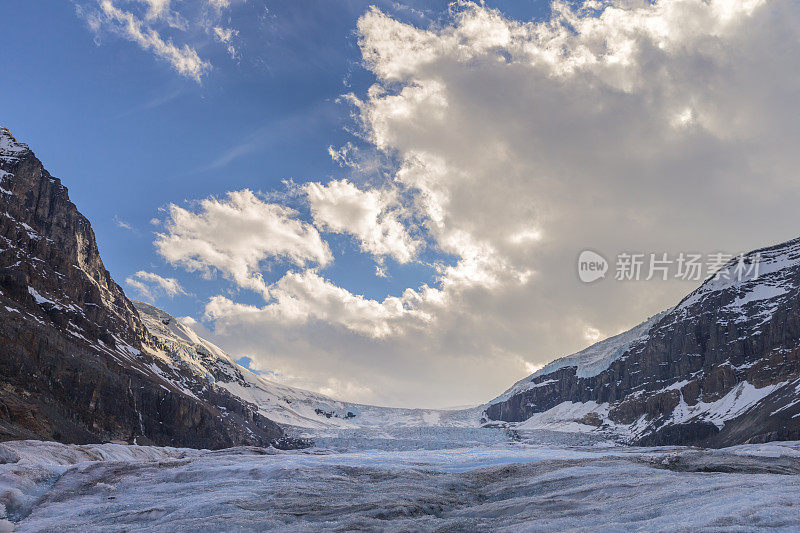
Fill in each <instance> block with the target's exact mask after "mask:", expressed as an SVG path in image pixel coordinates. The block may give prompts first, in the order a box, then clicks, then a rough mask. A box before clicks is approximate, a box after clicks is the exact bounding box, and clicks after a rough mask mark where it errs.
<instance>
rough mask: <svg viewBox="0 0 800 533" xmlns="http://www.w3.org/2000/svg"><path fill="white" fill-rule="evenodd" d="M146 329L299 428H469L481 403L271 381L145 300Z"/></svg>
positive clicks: (163, 348)
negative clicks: (399, 399) (349, 398)
mask: <svg viewBox="0 0 800 533" xmlns="http://www.w3.org/2000/svg"><path fill="white" fill-rule="evenodd" d="M134 305H135V306H136V308H137V309H138V311H139V315H140V316H141V318H142V321H143V322H144V324H145V326H146V327H147V329H148V330H149V331H150V333H151V334H152V335H153V336H154V337H155V338H156V339H157V341H158V342H157V345H158V348H159V349H160V354H159V355H160V356H162V357H168V358H170V359H171V360H172V362H173V364H176V365H180V366H182V367H184V368H186V369H189V370H191V371H192V372H195V373H196V374H199V375H203V376H206V377H207V378H209V379H210V380H212V381H213V382H214V384H215V385H216V386H218V387H222V388H224V389H226V390H228V391H229V392H230V393H232V394H233V395H235V396H238V397H239V398H241V399H243V400H245V401H247V402H249V403H251V404H254V405H256V406H257V407H258V410H259V412H260V413H261V414H262V415H264V416H266V417H267V418H269V419H270V420H274V421H275V422H278V423H280V424H285V425H289V426H296V427H300V428H313V429H322V428H339V429H349V428H364V427H367V428H381V427H432V426H450V427H470V426H476V425H477V424H478V421H479V418H480V413H481V410H482V408H481V407H476V408H473V409H464V410H456V411H445V410H435V409H399V408H390V407H378V406H373V405H363V404H356V403H350V402H343V401H339V400H335V399H333V398H330V397H328V396H325V395H323V394H318V393H315V392H311V391H307V390H302V389H298V388H295V387H290V386H288V385H284V384H281V383H276V382H274V381H271V380H268V379H266V378H264V377H263V376H260V375H258V374H256V373H254V372H252V371H250V370H248V369H247V368H244V367H242V366H241V365H239V364H237V363H236V362H235V361H234V360H233V359H232V358H231V357H230V356H229V355H228V354H227V353H225V352H224V351H223V350H222V349H221V348H219V347H218V346H216V345H215V344H213V343H212V342H209V341H208V340H206V339H203V338H202V337H200V336H199V335H197V333H195V332H194V330H192V328H191V327H189V326H188V325H186V324H184V323H182V322H181V321H180V320H177V319H175V318H174V317H173V316H171V315H170V314H168V313H166V312H164V311H162V310H161V309H158V308H157V307H154V306H152V305H150V304H147V303H144V302H134Z"/></svg>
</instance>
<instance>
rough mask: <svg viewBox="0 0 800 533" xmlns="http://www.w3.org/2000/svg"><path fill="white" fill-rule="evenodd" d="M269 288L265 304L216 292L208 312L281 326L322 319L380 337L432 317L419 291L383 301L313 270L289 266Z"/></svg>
mask: <svg viewBox="0 0 800 533" xmlns="http://www.w3.org/2000/svg"><path fill="white" fill-rule="evenodd" d="M265 292H267V293H268V294H269V296H270V298H271V299H272V301H271V302H270V303H269V304H267V305H265V306H263V307H256V306H252V305H242V304H238V303H234V302H232V301H231V300H229V299H228V298H225V297H223V296H216V297H214V298H212V299H211V301H210V302H209V303H208V305H207V306H206V316H207V317H209V318H211V319H213V320H216V321H218V323H222V322H223V321H231V320H239V319H243V320H246V321H250V322H253V321H256V322H270V323H272V324H274V325H277V326H293V325H305V324H307V323H309V322H322V323H326V324H331V325H334V326H336V327H339V328H342V329H346V330H349V331H352V332H354V333H358V334H360V335H363V336H365V337H370V338H376V339H377V338H384V337H387V336H390V335H392V334H395V333H398V332H399V331H400V330H401V329H402V330H408V329H409V328H412V327H420V326H423V325H424V324H425V323H426V322H427V321H429V320H430V316H429V315H428V314H427V313H426V311H425V310H424V309H422V308H421V307H422V306H420V305H419V304H420V303H424V302H423V298H424V295H420V294H419V293H417V292H416V291H411V290H408V291H406V293H404V294H403V295H402V296H401V297H392V296H390V297H387V298H386V299H384V300H383V301H380V302H379V301H376V300H371V299H368V298H365V297H363V296H360V295H355V294H352V293H351V292H349V291H347V290H345V289H343V288H341V287H337V286H336V285H334V284H333V283H331V282H330V281H328V280H326V279H324V278H322V277H321V276H320V275H319V274H318V273H317V272H315V271H313V270H305V271H302V272H288V273H287V274H286V275H284V276H283V277H282V278H281V279H280V280H279V281H277V282H275V283H273V284H272V285H270V286H269V288H268V290H267V291H265Z"/></svg>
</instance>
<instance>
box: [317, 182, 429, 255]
mask: <svg viewBox="0 0 800 533" xmlns="http://www.w3.org/2000/svg"><path fill="white" fill-rule="evenodd" d="M303 190H304V191H305V193H306V195H307V197H308V201H309V204H310V206H311V215H312V216H313V218H314V224H316V225H317V227H319V228H320V229H324V230H328V231H331V232H335V233H347V234H350V235H353V236H355V237H356V239H358V241H359V244H360V245H361V249H362V250H364V251H365V252H368V253H371V254H373V255H375V256H377V257H378V258H379V259H380V258H382V257H383V256H389V257H393V258H394V259H396V260H397V261H398V262H400V263H407V262H409V261H411V260H412V259H413V258H414V255H415V254H416V252H417V249H418V248H419V246H420V244H421V243H420V241H418V240H415V239H414V238H412V237H411V235H410V234H409V233H408V231H407V230H406V226H405V225H404V223H403V222H404V221H403V213H402V207H401V206H400V204H399V202H398V200H397V193H396V191H393V190H389V189H383V190H377V189H372V190H362V189H359V188H358V187H356V186H355V185H353V184H352V183H350V182H349V181H347V180H333V181H330V182H328V183H326V184H325V185H323V184H321V183H308V184H306V185H305V186H304V187H303Z"/></svg>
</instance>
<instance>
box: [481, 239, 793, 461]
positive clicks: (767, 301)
mask: <svg viewBox="0 0 800 533" xmlns="http://www.w3.org/2000/svg"><path fill="white" fill-rule="evenodd" d="M721 272H722V273H723V274H722V275H720V276H713V277H711V278H709V279H708V280H706V281H705V282H704V283H703V284H702V285H701V286H700V287H699V288H698V289H697V290H695V291H693V292H692V293H690V294H689V295H688V296H686V297H685V298H684V299H683V300H682V301H681V302H680V303H678V305H677V306H675V307H674V308H673V309H670V310H668V311H665V312H664V313H661V314H659V315H656V316H655V317H652V318H651V319H649V320H647V321H646V322H644V323H642V324H640V325H638V326H636V327H635V328H633V329H631V330H630V331H628V332H625V333H622V334H620V335H617V336H616V337H612V338H610V339H606V340H604V341H601V342H599V343H597V344H595V345H593V346H591V347H589V348H587V349H586V350H583V351H582V352H578V353H577V354H574V355H571V356H568V357H564V358H561V359H558V360H556V361H554V362H552V363H550V364H549V365H547V366H546V367H544V368H542V369H541V370H539V371H538V372H536V373H535V374H533V375H531V376H529V377H528V378H525V379H524V380H522V381H520V382H519V383H517V384H515V385H514V386H513V387H511V388H510V389H509V390H508V391H506V392H505V393H504V394H502V395H501V396H499V397H498V398H495V399H494V400H492V401H490V402H489V404H488V405H487V407H486V410H485V417H486V418H487V419H488V420H489V421H492V422H491V423H496V422H498V421H499V422H509V423H514V425H515V426H516V427H517V428H520V429H534V428H550V429H562V430H572V431H597V432H607V433H609V434H610V435H614V436H616V437H618V438H620V439H622V440H624V441H626V442H629V443H636V444H641V445H662V444H696V445H703V446H712V447H720V446H728V445H734V444H741V443H746V442H750V443H753V442H765V441H771V440H792V439H800V239H796V240H792V241H789V242H786V243H783V244H780V245H777V246H773V247H770V248H764V249H760V250H755V251H753V252H750V253H748V254H746V255H744V256H743V257H742V258H741V259H739V258H734V259H733V260H731V262H730V263H728V264H727V265H726V266H724V267H723V268H722V269H721Z"/></svg>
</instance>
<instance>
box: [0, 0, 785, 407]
mask: <svg viewBox="0 0 800 533" xmlns="http://www.w3.org/2000/svg"><path fill="white" fill-rule="evenodd" d="M371 5H375V6H376V9H372V8H371V7H370V6H371ZM553 6H555V7H551V5H550V4H549V3H548V2H544V1H541V0H536V1H523V2H519V1H510V0H502V1H501V0H491V1H487V2H486V3H485V4H482V3H470V2H457V3H453V4H448V3H447V2H445V1H437V2H416V1H414V2H393V1H390V0H380V1H375V2H372V3H365V2H356V1H338V2H323V1H319V2H311V1H283V2H263V1H257V0H247V1H246V2H245V1H244V0H197V1H189V0H73V1H61V2H54V1H52V2H30V1H23V0H6V1H5V2H3V3H2V7H0V35H2V38H3V59H2V76H0V124H2V125H3V126H5V127H8V128H10V129H11V131H12V132H14V134H15V135H16V136H17V137H18V138H19V139H20V140H21V141H23V142H27V143H29V144H30V145H31V146H32V148H33V149H34V151H35V152H36V153H37V155H38V156H39V157H40V159H42V161H43V162H44V164H45V165H46V166H47V168H48V169H49V170H50V171H51V172H52V173H53V174H54V175H56V176H58V177H60V178H61V179H62V180H63V181H64V184H65V185H66V186H67V187H68V188H69V190H70V196H71V198H72V200H73V201H74V202H75V203H76V204H77V205H78V207H79V209H80V210H81V211H82V212H83V213H84V214H85V215H86V216H87V217H88V218H89V220H90V221H91V223H92V225H93V227H94V229H95V233H96V235H97V241H98V244H99V247H100V251H101V254H102V257H103V259H104V261H105V264H106V266H107V267H108V268H109V270H110V271H111V273H112V274H113V276H114V278H115V279H116V280H117V281H118V282H119V283H120V284H121V285H122V286H123V287H124V288H125V290H126V292H127V293H128V294H129V295H130V296H132V297H134V298H136V297H144V296H142V294H141V293H140V292H139V289H137V286H136V283H139V284H140V285H141V286H142V287H145V289H147V287H150V289H149V290H150V291H151V293H152V298H153V300H154V303H155V304H156V305H158V306H160V307H161V308H163V309H165V310H166V311H168V312H170V313H172V314H173V315H176V316H190V317H193V318H194V319H196V320H198V321H200V322H199V323H198V325H197V326H196V327H197V328H198V329H199V330H200V331H201V333H202V334H204V335H207V336H209V337H210V338H211V339H212V340H213V341H214V342H217V343H218V344H220V346H221V347H223V348H224V349H225V350H227V351H228V352H230V353H231V354H232V355H233V356H234V357H242V356H246V357H248V358H249V361H251V366H252V367H254V368H257V369H261V370H264V371H267V372H272V373H274V374H271V375H274V376H275V377H276V379H280V380H283V381H284V382H286V383H288V384H291V385H295V386H300V387H303V388H308V389H313V390H315V391H319V392H323V393H325V394H330V395H333V396H336V397H339V398H344V399H349V400H355V401H361V402H367V403H378V404H384V405H397V406H415V407H436V406H447V405H464V404H468V403H472V404H477V403H480V402H483V401H486V400H488V399H490V398H491V397H493V396H494V395H497V394H499V393H501V392H502V391H503V390H504V389H506V388H507V387H508V386H509V385H510V384H511V383H513V382H514V381H516V380H518V379H520V378H522V377H524V376H525V375H527V374H530V373H531V372H532V371H534V370H535V369H536V368H539V367H541V366H542V365H543V364H545V363H547V362H549V361H551V360H553V359H554V358H556V357H559V356H562V355H566V354H569V353H573V352H576V351H578V350H579V349H582V348H584V347H586V346H587V345H589V344H591V343H592V342H595V341H597V340H598V339H601V338H604V337H607V336H610V335H614V334H616V333H618V332H620V331H624V330H626V329H629V328H631V327H633V326H635V325H636V324H638V323H640V322H642V321H643V320H645V319H646V318H647V317H648V316H651V315H653V314H655V313H657V312H659V311H662V310H664V309H667V308H669V307H670V306H672V305H674V304H675V303H676V302H678V301H679V300H680V299H681V298H682V297H683V296H684V295H685V294H686V293H688V292H689V291H691V290H692V289H693V288H694V287H695V286H696V285H697V283H698V280H694V281H692V280H681V279H677V278H670V279H668V280H666V281H662V280H658V279H655V280H651V281H648V282H644V281H640V282H617V281H615V280H614V279H613V277H612V276H607V277H606V279H603V280H600V281H597V282H595V283H591V284H586V283H582V282H581V281H580V280H579V278H578V276H577V271H576V259H577V258H578V257H579V254H580V253H581V251H583V250H586V249H588V250H593V251H595V252H598V253H600V254H601V255H603V256H605V257H606V258H607V259H609V260H610V262H611V263H612V264H613V261H614V257H615V256H616V255H617V254H619V253H621V252H638V253H644V254H651V253H652V254H661V253H669V254H670V255H671V257H674V256H675V255H676V254H678V253H679V252H699V253H703V254H711V253H712V252H720V251H722V252H728V253H738V252H741V251H747V250H752V249H755V248H758V247H761V246H764V245H768V244H771V243H776V242H781V241H784V240H788V239H790V238H793V237H796V236H797V233H796V232H797V228H798V227H800V211H798V210H797V209H796V199H797V197H798V195H799V194H800V182H799V181H798V180H797V178H796V169H797V168H798V167H800V152H798V151H797V150H796V146H797V143H798V142H800V130H799V129H798V125H797V124H798V123H797V121H796V119H795V117H796V116H798V115H800V109H798V106H799V105H800V99H798V98H797V94H798V92H800V82H799V81H798V77H797V75H796V73H797V72H800V50H798V49H797V48H798V46H800V45H798V43H800V4H798V3H796V2H772V1H771V0H752V1H748V2H740V1H737V0H716V1H714V2H707V1H706V0H682V1H681V2H673V1H666V0H665V1H660V2H614V1H608V2H605V1H600V2H596V1H590V2H587V3H586V4H582V3H581V2H566V3H564V2H557V3H554V4H553ZM345 95H350V96H345ZM329 147H332V148H333V149H334V155H336V157H335V158H334V157H332V155H331V154H330V153H329ZM245 189H248V190H250V191H253V192H254V194H253V195H250V194H249V193H246V192H244V191H245ZM210 198H215V199H216V200H209V199H210ZM173 204H174V206H177V207H170V206H172V205H173ZM153 219H157V220H158V224H157V225H153V224H152V223H151V221H152V220H153ZM159 234H160V235H159ZM139 271H143V272H145V274H141V275H138V277H133V276H134V275H136V273H137V272H139ZM381 271H383V273H384V274H385V277H383V276H381V275H379V274H381ZM159 276H160V278H159ZM128 278H131V279H132V281H133V282H134V283H129V282H127V279H128ZM172 279H174V281H170V280H172ZM159 280H161V281H160V283H162V288H161V289H157V288H156V287H158V286H159V285H158V283H159ZM145 296H146V295H145Z"/></svg>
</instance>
